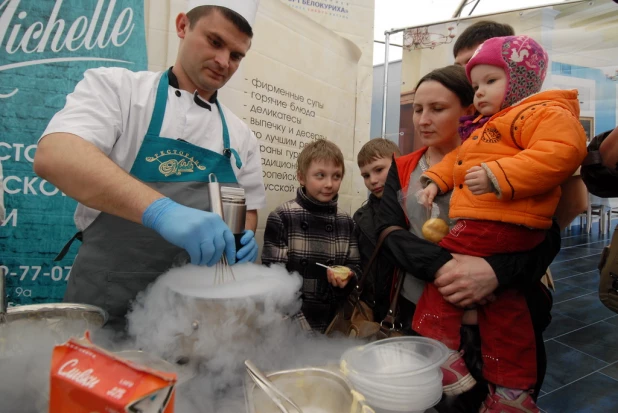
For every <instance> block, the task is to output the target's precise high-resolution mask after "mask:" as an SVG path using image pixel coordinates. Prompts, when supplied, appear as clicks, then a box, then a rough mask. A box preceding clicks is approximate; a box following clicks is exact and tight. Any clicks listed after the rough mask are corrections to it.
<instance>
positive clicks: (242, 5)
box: [187, 0, 260, 26]
mask: <svg viewBox="0 0 618 413" xmlns="http://www.w3.org/2000/svg"><path fill="white" fill-rule="evenodd" d="M259 2H260V0H188V7H187V11H190V10H193V9H194V8H196V7H199V6H220V7H226V8H228V9H230V10H233V11H235V12H236V13H238V14H240V15H241V16H242V17H244V18H245V20H247V22H249V25H250V26H253V23H255V15H256V14H257V9H258V4H259Z"/></svg>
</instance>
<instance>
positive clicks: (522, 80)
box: [466, 36, 549, 109]
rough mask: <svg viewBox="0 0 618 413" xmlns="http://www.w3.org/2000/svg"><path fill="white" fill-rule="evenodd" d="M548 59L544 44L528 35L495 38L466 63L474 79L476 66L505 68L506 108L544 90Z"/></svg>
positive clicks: (467, 70) (483, 45) (480, 48)
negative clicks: (473, 70)
mask: <svg viewBox="0 0 618 413" xmlns="http://www.w3.org/2000/svg"><path fill="white" fill-rule="evenodd" d="M548 60H549V59H548V57H547V53H546V52H545V50H544V49H543V47H541V45H540V44H538V43H537V42H536V41H534V40H533V39H532V38H530V37H528V36H505V37H494V38H492V39H489V40H486V41H485V43H483V44H482V45H480V46H479V47H478V49H476V51H475V52H474V55H473V56H472V59H470V61H469V62H468V64H467V65H466V75H467V76H468V80H470V72H471V71H472V68H473V67H474V66H476V65H491V66H497V67H499V68H501V69H503V70H504V72H505V73H506V78H507V87H506V93H505V95H504V101H503V102H502V108H503V109H504V108H506V107H508V106H511V105H513V104H514V103H516V102H519V101H520V100H522V99H525V98H527V97H528V96H530V95H533V94H535V93H538V92H540V91H541V86H543V81H544V80H545V74H546V72H547V64H548Z"/></svg>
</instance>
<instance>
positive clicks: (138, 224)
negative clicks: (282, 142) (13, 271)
mask: <svg viewBox="0 0 618 413" xmlns="http://www.w3.org/2000/svg"><path fill="white" fill-rule="evenodd" d="M257 7H258V1H257V0H225V1H223V0H189V2H188V8H187V13H180V14H179V15H178V16H177V17H176V33H177V35H178V37H179V38H180V46H179V49H178V55H177V58H176V63H175V64H174V66H172V67H171V68H170V69H169V70H167V71H164V72H158V73H156V72H138V73H136V72H131V71H129V70H126V69H122V68H99V69H91V70H88V71H86V72H85V74H84V79H83V80H82V81H81V82H79V83H78V85H77V86H76V88H75V90H74V91H73V93H71V94H70V95H69V96H68V97H67V102H66V105H65V107H64V108H63V109H62V110H61V111H60V112H58V113H57V114H56V115H55V116H54V117H53V118H52V120H51V121H50V123H49V125H48V126H47V129H46V130H45V132H44V133H43V136H42V138H41V140H40V141H39V146H38V150H37V153H36V157H35V161H34V169H35V172H36V173H37V174H38V175H39V176H41V177H43V178H44V179H47V180H48V181H50V182H52V183H53V184H54V185H56V186H57V187H58V188H60V189H61V190H62V191H63V192H64V193H65V194H67V195H68V196H70V197H72V198H74V199H76V200H77V201H78V202H79V204H78V206H77V209H76V211H75V223H76V226H77V229H78V231H79V232H78V233H77V234H76V236H75V237H74V238H73V239H75V238H78V239H80V240H81V241H82V243H81V245H80V248H79V252H78V255H77V258H76V259H75V262H74V264H73V267H72V270H71V275H70V279H69V283H68V286H67V291H66V294H65V301H68V302H79V303H87V304H92V305H96V306H99V307H102V308H104V309H105V310H107V311H108V313H109V316H110V322H111V324H112V325H115V326H117V327H118V328H121V327H123V326H124V320H125V314H126V312H127V309H128V306H129V303H130V301H131V300H133V299H134V298H135V297H136V295H137V293H138V292H139V291H142V290H144V289H145V288H146V286H147V285H148V284H149V283H151V282H152V281H154V280H155V279H156V278H157V277H158V276H159V275H160V274H161V273H163V272H165V271H166V270H168V269H169V268H170V267H171V266H172V265H173V264H174V263H176V262H178V257H181V256H183V255H184V256H186V255H187V254H188V256H189V257H190V261H191V263H193V264H197V265H208V266H212V265H214V264H216V263H217V262H218V261H219V260H220V259H221V258H222V255H223V254H225V255H226V257H227V260H228V262H229V263H231V264H233V263H241V262H247V261H255V259H256V258H257V254H258V247H257V243H256V242H255V238H254V231H255V228H256V225H257V210H258V209H259V208H262V207H264V206H265V191H264V184H263V181H262V167H261V158H260V150H259V145H258V142H257V140H256V138H255V136H254V135H253V133H252V132H251V130H250V129H249V127H248V126H247V125H246V124H245V123H244V122H243V121H242V120H240V119H239V118H238V117H237V116H236V115H234V114H233V113H232V112H231V111H230V110H229V109H227V108H226V107H224V106H223V105H222V104H221V103H220V102H219V100H218V99H217V91H218V90H219V89H220V88H221V87H222V86H223V85H225V83H226V82H227V81H228V80H229V79H230V78H231V77H232V76H233V75H234V73H235V72H236V70H237V69H238V67H239V65H240V63H241V62H242V60H243V58H244V57H245V55H246V54H247V52H248V51H249V47H250V46H251V39H252V37H253V32H252V25H253V23H254V21H255V15H256V12H257ZM211 174H214V175H215V176H216V178H217V180H218V182H219V183H221V184H222V185H230V186H240V187H241V188H243V189H244V190H245V196H246V205H247V216H246V228H247V229H246V231H245V232H244V234H243V235H242V238H241V239H240V240H239V248H238V249H237V248H236V245H235V239H234V236H233V234H232V233H231V232H230V229H229V228H228V227H227V226H226V225H225V223H224V222H223V220H222V219H221V218H220V217H219V216H218V215H216V214H213V213H211V212H206V211H208V210H209V209H210V199H209V197H208V191H207V187H206V185H207V183H208V181H209V176H210V175H211ZM68 245H70V244H67V247H65V249H64V250H63V252H61V255H62V254H63V253H66V250H67V249H68Z"/></svg>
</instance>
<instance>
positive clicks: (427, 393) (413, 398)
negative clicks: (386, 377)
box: [352, 382, 442, 407]
mask: <svg viewBox="0 0 618 413" xmlns="http://www.w3.org/2000/svg"><path fill="white" fill-rule="evenodd" d="M352 386H353V387H354V389H355V390H356V391H358V392H359V393H361V394H362V395H363V396H365V397H366V398H367V400H375V399H380V400H384V401H387V400H388V401H389V402H391V403H402V404H407V405H408V406H419V407H420V406H424V405H426V404H427V403H430V402H432V401H433V400H434V399H436V398H438V397H440V396H441V395H442V382H436V383H434V384H433V385H431V386H428V387H426V388H425V389H424V390H422V391H421V390H416V391H412V392H408V393H401V392H393V391H392V390H389V389H387V388H383V387H379V386H374V387H373V388H370V387H366V386H358V385H356V384H355V383H352Z"/></svg>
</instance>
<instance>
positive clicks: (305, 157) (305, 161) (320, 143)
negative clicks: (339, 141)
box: [296, 139, 345, 176]
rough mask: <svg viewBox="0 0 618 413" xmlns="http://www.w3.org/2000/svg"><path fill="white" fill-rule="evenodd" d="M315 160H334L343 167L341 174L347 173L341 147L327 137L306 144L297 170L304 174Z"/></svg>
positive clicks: (336, 164) (297, 163)
mask: <svg viewBox="0 0 618 413" xmlns="http://www.w3.org/2000/svg"><path fill="white" fill-rule="evenodd" d="M313 161H324V162H332V163H334V164H335V166H340V167H341V174H342V175H343V174H345V162H344V161H343V153H342V152H341V149H339V147H338V146H337V145H335V144H334V143H332V142H330V141H327V140H326V139H319V140H317V141H315V142H311V143H310V144H309V145H307V146H305V147H304V148H303V150H302V151H301V152H300V155H298V160H297V161H296V172H297V173H299V174H301V175H302V176H304V175H305V174H306V173H307V169H309V165H311V162H313Z"/></svg>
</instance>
